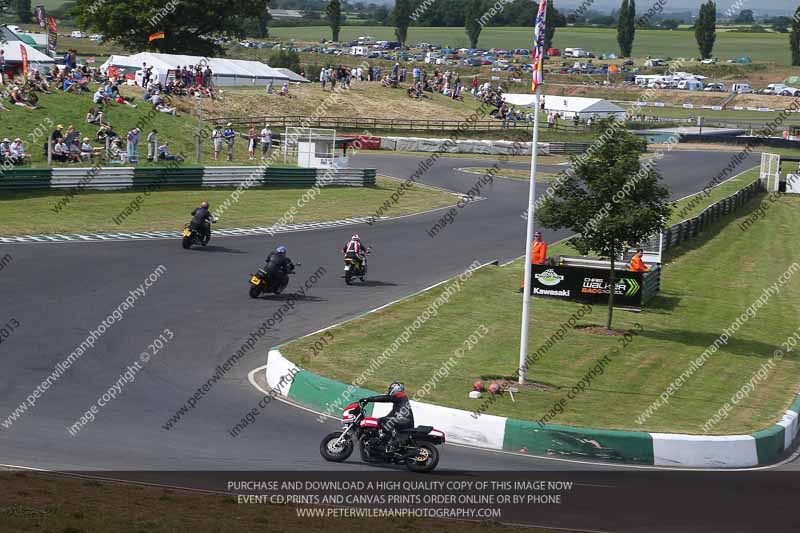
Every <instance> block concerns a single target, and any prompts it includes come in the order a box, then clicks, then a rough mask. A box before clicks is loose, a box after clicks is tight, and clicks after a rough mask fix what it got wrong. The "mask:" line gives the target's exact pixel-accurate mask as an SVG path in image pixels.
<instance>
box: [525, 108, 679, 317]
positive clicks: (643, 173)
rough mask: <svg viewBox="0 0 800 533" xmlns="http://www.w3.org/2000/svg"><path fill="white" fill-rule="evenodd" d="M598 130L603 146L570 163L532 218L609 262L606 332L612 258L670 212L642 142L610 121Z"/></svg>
mask: <svg viewBox="0 0 800 533" xmlns="http://www.w3.org/2000/svg"><path fill="white" fill-rule="evenodd" d="M598 129H599V130H600V131H602V132H603V136H604V138H605V142H604V143H602V144H601V145H600V147H599V149H598V150H596V151H595V152H594V153H591V155H588V157H587V155H584V156H582V157H581V158H578V157H573V158H572V165H573V172H572V173H571V174H568V175H567V177H566V179H565V180H564V182H563V183H562V185H561V187H559V188H558V189H556V191H555V194H554V195H553V196H552V197H547V198H546V199H545V200H544V201H543V202H542V205H541V207H540V208H539V209H538V210H537V211H536V218H537V219H538V220H539V222H540V223H541V224H542V225H544V226H545V227H547V228H551V229H562V228H567V229H570V230H572V231H573V232H575V233H576V234H577V235H576V237H574V238H573V239H572V242H571V243H572V245H573V246H575V248H577V249H578V251H579V252H580V253H582V254H588V253H589V252H594V253H596V254H598V255H600V256H601V257H607V258H608V259H609V260H610V263H611V270H610V279H609V298H608V320H607V323H606V327H607V328H609V329H611V322H612V318H613V312H614V311H613V309H614V307H613V306H614V292H615V291H614V290H613V289H612V288H614V287H616V276H615V275H614V268H615V263H616V257H617V256H618V255H620V254H621V253H622V252H623V251H624V250H625V248H626V247H628V246H631V245H636V244H638V243H640V242H643V241H644V240H646V239H647V238H648V237H650V236H652V235H653V234H655V233H658V232H660V231H662V230H663V229H664V228H665V227H666V224H667V220H668V219H669V216H670V213H671V212H672V207H671V204H670V202H669V191H668V190H667V188H666V187H664V186H663V185H662V184H661V183H660V180H661V176H660V174H659V172H658V170H657V167H656V166H655V163H654V162H652V161H646V162H645V163H642V162H640V160H639V155H640V154H641V152H643V151H644V150H645V148H646V141H645V140H643V139H641V138H640V137H638V136H636V135H633V134H632V133H631V132H630V131H628V130H627V129H626V128H625V126H624V125H622V124H620V123H617V122H615V121H614V120H613V119H603V120H600V121H599V122H598ZM587 154H588V152H587Z"/></svg>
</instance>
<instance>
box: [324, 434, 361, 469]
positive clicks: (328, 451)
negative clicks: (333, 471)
mask: <svg viewBox="0 0 800 533" xmlns="http://www.w3.org/2000/svg"><path fill="white" fill-rule="evenodd" d="M341 436H342V432H341V431H334V432H333V433H329V434H328V435H326V436H325V438H323V439H322V442H320V443H319V453H320V455H322V458H323V459H325V460H326V461H331V462H333V463H341V462H342V461H346V460H347V458H348V457H350V454H352V453H353V447H354V446H353V439H351V438H348V439H347V440H346V441H345V442H344V443H343V445H342V446H340V447H339V448H335V447H334V446H333V443H334V442H336V441H337V440H338V439H339V437H341Z"/></svg>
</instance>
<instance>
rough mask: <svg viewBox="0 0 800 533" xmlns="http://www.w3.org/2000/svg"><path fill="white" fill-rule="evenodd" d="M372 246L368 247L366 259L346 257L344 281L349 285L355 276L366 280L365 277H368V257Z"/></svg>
mask: <svg viewBox="0 0 800 533" xmlns="http://www.w3.org/2000/svg"><path fill="white" fill-rule="evenodd" d="M369 251H370V248H367V251H366V253H365V254H364V259H363V261H362V260H359V259H358V258H356V257H348V256H345V257H344V282H345V283H347V284H348V285H352V284H353V278H359V279H360V280H361V281H364V278H365V277H367V257H366V256H368V255H369Z"/></svg>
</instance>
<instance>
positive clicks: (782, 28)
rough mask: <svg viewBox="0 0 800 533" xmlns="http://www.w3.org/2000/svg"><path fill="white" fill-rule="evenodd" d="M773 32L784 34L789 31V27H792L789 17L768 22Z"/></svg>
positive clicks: (776, 18)
mask: <svg viewBox="0 0 800 533" xmlns="http://www.w3.org/2000/svg"><path fill="white" fill-rule="evenodd" d="M769 22H770V24H771V26H772V29H773V31H775V32H777V33H786V32H787V31H789V26H791V25H792V19H790V18H789V17H775V18H773V19H772V20H770V21H769Z"/></svg>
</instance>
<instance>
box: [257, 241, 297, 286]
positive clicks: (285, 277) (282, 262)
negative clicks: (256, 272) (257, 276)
mask: <svg viewBox="0 0 800 533" xmlns="http://www.w3.org/2000/svg"><path fill="white" fill-rule="evenodd" d="M264 271H265V272H266V273H267V274H269V275H270V277H272V278H273V279H275V280H276V281H277V283H278V285H277V286H278V287H285V286H286V285H287V284H288V283H289V272H293V271H294V263H292V260H291V259H289V258H288V257H286V247H285V246H278V247H277V248H276V249H275V251H274V252H270V253H269V255H268V256H267V264H266V265H265V266H264Z"/></svg>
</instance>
